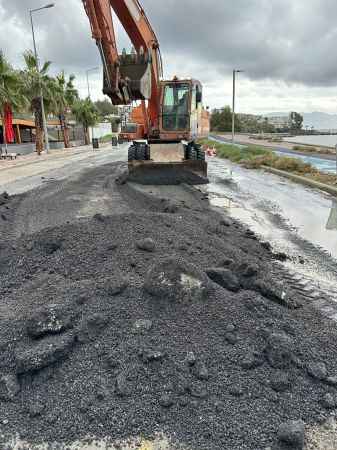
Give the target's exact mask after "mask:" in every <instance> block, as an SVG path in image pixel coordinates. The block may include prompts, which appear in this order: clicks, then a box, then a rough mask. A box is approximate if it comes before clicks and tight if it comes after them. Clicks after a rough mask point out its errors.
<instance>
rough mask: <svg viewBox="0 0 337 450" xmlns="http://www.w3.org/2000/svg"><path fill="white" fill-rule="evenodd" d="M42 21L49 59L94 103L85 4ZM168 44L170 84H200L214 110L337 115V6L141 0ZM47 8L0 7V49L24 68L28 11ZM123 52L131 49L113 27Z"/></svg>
mask: <svg viewBox="0 0 337 450" xmlns="http://www.w3.org/2000/svg"><path fill="white" fill-rule="evenodd" d="M54 1H55V7H54V8H52V9H46V10H42V11H39V12H37V13H35V14H34V23H35V29H36V37H37V46H38V52H39V55H40V58H41V60H50V61H52V72H53V73H57V72H59V71H61V70H63V69H64V70H65V72H66V73H68V74H70V73H73V74H74V75H75V76H76V84H77V88H78V89H79V91H80V94H81V95H82V96H86V95H87V84H86V75H85V74H86V70H87V69H91V68H94V67H98V66H101V61H100V57H99V53H98V50H97V47H96V45H95V43H94V41H93V40H92V38H91V31H90V26H89V22H88V19H87V16H86V14H85V11H84V8H83V5H82V1H81V0H54ZM140 2H141V3H142V6H143V7H144V9H145V11H146V13H147V15H148V17H149V19H150V22H151V24H152V26H153V28H154V29H155V31H156V34H157V37H158V40H159V42H160V46H161V51H162V54H163V60H164V72H165V77H166V78H170V77H173V76H174V75H177V76H178V77H181V78H182V77H185V76H188V77H193V78H197V79H199V80H200V81H201V82H202V84H203V86H204V103H205V105H207V106H209V107H210V108H214V107H221V106H224V105H227V104H231V96H232V71H233V69H241V70H244V73H241V74H239V75H238V79H237V111H238V112H242V113H256V114H262V113H267V112H273V111H278V112H279V111H284V112H287V111H291V110H295V111H300V112H311V111H323V112H327V113H337V102H336V100H337V95H336V94H337V89H336V88H337V63H336V58H335V46H336V43H337V20H336V17H337V2H336V0H297V1H294V0H207V1H205V0H140ZM45 3H48V0H47V1H46V2H44V1H43V0H0V23H1V37H0V50H2V52H3V53H4V54H5V56H6V57H7V58H8V59H9V61H10V62H11V63H12V64H13V65H14V66H16V67H21V66H22V65H23V58H22V53H23V52H24V51H25V50H26V49H29V48H32V38H31V30H30V22H29V9H33V8H38V7H40V6H43V5H44V4H45ZM115 27H116V34H117V38H118V42H119V48H120V49H122V48H123V47H126V48H127V49H128V50H129V49H130V48H131V43H130V42H129V41H128V39H127V36H126V34H125V32H124V31H123V30H122V28H121V26H120V24H119V23H118V21H117V20H115ZM101 72H102V70H101V69H99V70H97V71H92V72H90V89H91V93H92V96H93V98H94V99H98V98H103V94H102V73H101Z"/></svg>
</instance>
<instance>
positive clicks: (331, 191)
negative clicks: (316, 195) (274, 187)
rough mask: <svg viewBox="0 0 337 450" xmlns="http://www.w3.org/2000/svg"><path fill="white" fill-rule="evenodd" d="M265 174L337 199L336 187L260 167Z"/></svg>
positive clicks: (282, 171)
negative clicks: (273, 175) (270, 174)
mask: <svg viewBox="0 0 337 450" xmlns="http://www.w3.org/2000/svg"><path fill="white" fill-rule="evenodd" d="M262 168H263V169H264V170H266V171H267V172H271V173H273V174H275V175H280V176H281V177H285V178H288V179H289V180H292V181H295V182H297V183H301V184H304V185H306V186H309V187H312V188H315V189H320V190H321V191H324V192H328V193H329V194H331V195H333V196H335V197H337V187H333V186H329V185H328V184H323V183H319V182H318V181H313V180H310V179H308V178H305V177H301V176H300V175H295V174H293V173H289V172H285V171H284V170H278V169H273V168H272V167H268V166H262Z"/></svg>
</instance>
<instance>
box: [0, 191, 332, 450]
mask: <svg viewBox="0 0 337 450" xmlns="http://www.w3.org/2000/svg"><path fill="white" fill-rule="evenodd" d="M123 187H124V186H123V185H122V186H119V187H118V189H123ZM116 189H117V188H116ZM134 195H140V194H134ZM37 201H38V200H37ZM133 201H134V198H133ZM200 201H201V200H200ZM144 203H145V204H144ZM204 203H205V202H204V201H203V204H204ZM9 205H11V199H9ZM139 205H144V207H143V209H142V210H137V211H135V212H134V213H123V214H116V215H112V216H111V217H110V216H106V217H104V220H97V218H92V219H85V220H81V221H78V222H75V223H70V224H68V225H64V226H60V227H55V228H50V229H47V230H43V231H40V232H39V233H38V234H32V235H30V236H22V237H21V238H20V239H18V240H17V241H13V242H7V243H6V242H5V243H2V244H1V250H0V251H1V253H0V298H1V302H0V317H1V327H0V348H1V352H0V376H1V378H0V394H1V395H0V417H1V421H2V425H1V427H0V428H1V432H2V433H3V434H6V435H9V434H11V435H15V434H16V433H19V434H20V436H21V437H22V438H24V439H27V440H29V441H32V442H40V441H46V442H52V441H55V440H57V441H60V442H61V441H62V442H71V441H74V440H77V439H79V438H84V437H85V436H88V435H91V436H96V437H106V436H110V437H111V439H118V440H120V439H125V438H128V437H130V436H140V435H142V436H144V437H147V438H151V437H153V436H154V435H155V434H156V433H160V432H163V433H165V435H167V436H168V437H169V438H170V439H171V441H172V448H175V447H179V444H182V445H184V446H185V447H187V448H193V449H195V448H198V450H218V449H223V450H236V449H237V450H239V449H240V450H241V449H243V450H257V449H259V450H260V449H265V448H268V447H271V446H274V445H276V446H281V447H282V446H283V445H287V446H288V447H287V448H301V447H300V443H301V442H302V438H303V433H304V428H303V426H302V425H301V424H300V423H299V422H298V420H299V418H300V419H301V420H303V421H304V422H305V423H306V424H314V423H316V422H319V421H322V420H323V419H324V418H325V417H327V416H328V415H329V414H330V413H331V408H330V406H329V408H328V409H327V408H326V406H327V404H329V405H331V401H332V400H331V399H332V398H333V399H335V398H336V394H337V392H336V390H337V386H336V383H335V379H336V376H337V359H336V338H337V331H336V327H335V324H334V323H333V322H330V321H328V320H327V319H325V318H323V317H322V316H321V315H320V314H319V313H318V312H317V310H315V309H313V308H312V307H311V306H310V304H309V303H305V302H304V300H303V298H302V297H301V296H300V295H299V294H294V293H292V292H291V290H289V289H288V286H287V283H286V282H285V281H283V274H284V273H285V272H284V269H283V268H282V267H281V266H280V267H279V270H278V274H279V276H278V278H277V279H275V277H274V276H273V275H272V274H271V271H270V269H271V267H272V266H273V265H274V264H278V263H277V262H275V261H274V260H273V255H272V254H271V252H270V249H269V248H268V246H267V245H265V244H264V245H261V243H260V242H259V241H258V239H252V238H251V236H248V235H247V234H246V230H245V229H244V228H243V227H241V225H240V224H238V223H236V222H234V221H233V220H232V219H226V221H225V222H226V223H224V219H223V218H221V217H220V216H219V215H218V214H217V213H215V212H214V211H212V210H206V212H205V206H203V209H202V211H203V212H202V213H201V212H200V210H196V209H197V208H188V207H186V208H185V207H183V206H182V207H180V208H179V209H178V210H177V212H175V213H172V212H168V211H167V212H165V210H163V209H159V211H158V212H156V211H154V205H155V203H153V204H151V208H149V209H146V202H143V199H142V198H140V199H139ZM149 239H150V240H151V243H152V242H153V243H154V248H153V251H148V250H144V249H141V248H139V242H144V240H146V242H150V241H149ZM210 268H213V269H210ZM214 268H215V269H216V271H215V269H214ZM224 271H225V272H224ZM229 272H230V274H231V278H230V277H229ZM207 273H208V274H209V276H208V275H207ZM273 273H275V271H273ZM219 277H220V278H219ZM224 279H225V280H227V281H226V283H227V284H226V283H225V282H223V280H224ZM219 280H220V281H221V282H219ZM228 280H230V281H231V283H232V282H233V280H235V283H237V284H238V285H239V289H236V288H235V289H233V285H232V284H231V285H229V284H228ZM237 284H236V285H237ZM262 287H263V288H262ZM280 292H281V293H285V295H283V294H277V293H280ZM323 365H324V367H325V370H324V368H323ZM6 377H7V378H6ZM327 394H330V395H329V396H327ZM331 396H332V397H331ZM331 407H332V406H331ZM289 421H290V422H289ZM284 423H286V424H287V425H282V424H284ZM281 425H282V427H281ZM280 427H281V428H280ZM289 445H292V446H293V447H289ZM296 445H297V447H296ZM282 448H283V447H282Z"/></svg>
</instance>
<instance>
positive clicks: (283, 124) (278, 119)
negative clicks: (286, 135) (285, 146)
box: [268, 115, 291, 129]
mask: <svg viewBox="0 0 337 450" xmlns="http://www.w3.org/2000/svg"><path fill="white" fill-rule="evenodd" d="M268 122H269V123H270V125H273V126H274V127H275V128H276V129H284V128H290V125H291V119H290V115H288V116H270V117H268Z"/></svg>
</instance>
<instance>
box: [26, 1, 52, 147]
mask: <svg viewBox="0 0 337 450" xmlns="http://www.w3.org/2000/svg"><path fill="white" fill-rule="evenodd" d="M54 6H55V4H54V3H49V4H48V5H45V6H42V7H41V8H36V9H30V10H29V14H30V23H31V27H32V35H33V44H34V54H35V60H36V70H37V72H38V74H39V80H40V101H41V112H42V122H43V131H44V137H45V142H46V153H49V150H50V147H49V137H48V127H47V120H46V113H45V110H44V102H43V91H42V85H41V79H40V64H39V57H38V54H37V48H36V40H35V30H34V22H33V13H35V12H37V11H41V10H42V9H49V8H53V7H54Z"/></svg>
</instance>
